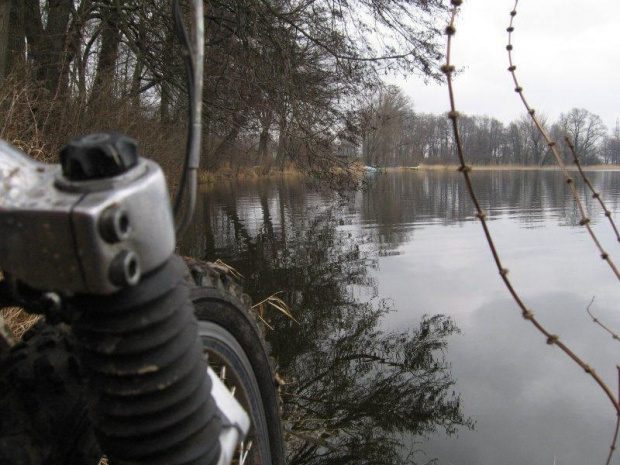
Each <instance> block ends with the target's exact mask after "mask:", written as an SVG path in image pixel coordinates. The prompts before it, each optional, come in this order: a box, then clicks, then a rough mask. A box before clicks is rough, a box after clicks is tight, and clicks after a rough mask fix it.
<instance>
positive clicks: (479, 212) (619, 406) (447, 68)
mask: <svg viewBox="0 0 620 465" xmlns="http://www.w3.org/2000/svg"><path fill="white" fill-rule="evenodd" d="M451 3H452V14H451V19H450V23H449V24H448V26H447V27H446V30H445V32H446V35H447V36H448V39H447V51H446V64H445V65H444V66H442V68H441V70H442V71H443V72H444V74H445V75H446V78H447V83H448V92H449V96H450V112H449V113H448V118H449V119H450V120H451V122H452V128H453V132H454V139H455V143H456V147H457V154H458V158H459V162H460V167H459V169H458V170H459V171H460V172H461V173H463V176H464V178H465V184H466V186H467V190H468V191H469V195H470V197H471V199H472V202H473V203H474V206H475V209H476V217H477V218H478V219H479V220H480V224H481V226H482V229H483V231H484V235H485V237H486V240H487V243H488V245H489V248H490V249H491V253H492V255H493V259H494V261H495V264H496V266H497V269H498V271H499V274H500V276H501V278H502V280H503V282H504V284H505V286H506V288H507V289H508V291H509V292H510V294H511V296H512V297H513V299H514V301H515V302H516V303H517V305H518V306H519V308H520V309H521V312H522V315H523V317H524V318H525V319H526V320H528V321H530V322H531V323H532V325H534V327H535V328H536V329H537V330H538V331H539V332H540V333H542V334H543V335H544V336H545V338H546V339H547V343H548V344H551V345H556V346H558V347H559V348H560V350H562V352H564V353H565V354H566V355H567V356H568V357H570V358H571V359H572V360H573V361H574V362H575V363H576V364H577V365H579V366H580V367H581V368H582V369H583V370H584V371H585V372H586V373H587V374H588V375H590V376H591V377H592V378H593V379H594V381H595V382H596V383H597V384H598V386H599V387H600V388H601V390H602V391H603V392H604V393H605V395H606V396H607V397H608V398H609V400H610V402H611V403H612V405H613V407H614V410H615V411H616V413H617V415H618V416H619V418H620V403H619V402H618V400H617V397H616V395H615V394H614V393H613V392H612V391H611V389H610V388H609V386H608V385H607V384H606V383H605V381H603V379H602V378H601V377H600V376H599V375H598V373H596V371H595V370H594V369H593V368H592V367H591V366H590V365H588V364H587V363H586V362H584V361H583V360H582V359H581V357H579V356H578V355H577V354H576V353H575V352H573V351H572V350H571V349H570V348H569V347H568V346H567V345H566V344H564V343H563V342H562V341H561V340H560V338H559V336H558V335H556V334H553V333H551V332H550V331H548V330H547V329H546V328H545V327H544V326H543V325H542V324H541V323H540V322H539V321H538V320H537V319H536V317H535V316H534V313H533V312H532V311H531V310H530V309H528V307H527V306H526V305H525V303H524V302H523V300H522V299H521V297H520V295H519V294H518V293H517V291H516V289H515V288H514V287H513V285H512V283H511V281H510V279H509V278H508V269H507V268H505V267H504V265H503V264H502V261H501V259H500V256H499V253H498V251H497V248H496V246H495V243H494V241H493V238H492V236H491V232H490V229H489V225H488V223H487V220H486V213H485V212H484V210H483V209H482V207H481V204H480V201H479V200H478V197H477V195H476V193H475V190H474V188H473V184H472V181H471V175H470V173H471V171H472V168H471V167H470V166H468V165H467V163H466V160H465V156H464V153H463V147H462V144H461V138H460V134H459V129H458V124H457V120H458V118H459V112H458V111H457V110H456V104H455V98H454V88H453V85H452V74H453V73H454V71H455V67H454V66H453V65H452V64H451V49H452V37H453V36H454V34H455V33H456V28H455V26H454V22H455V19H456V14H457V11H458V8H459V6H461V5H462V3H463V0H451ZM515 15H516V11H515V10H514V9H513V11H512V12H511V16H512V17H513V18H514V16H515ZM512 30H513V28H512V21H511V26H510V28H509V31H508V32H509V33H510V32H512ZM510 47H511V46H510ZM509 51H510V49H509ZM511 68H512V71H513V72H514V69H516V68H515V67H514V66H513V65H512V63H511ZM513 77H514V74H513ZM515 81H516V77H515ZM517 89H519V90H517V92H519V94H520V95H521V98H522V99H523V100H524V101H525V98H524V96H523V93H522V89H521V88H520V87H519V86H518V83H517ZM526 106H527V103H526ZM527 108H528V110H529V106H527ZM529 112H530V115H532V116H533V114H534V111H533V110H529ZM534 121H535V123H536V124H537V126H538V127H539V129H541V130H542V127H541V126H540V123H539V122H538V120H537V119H535V120H534ZM545 134H546V133H545ZM548 143H549V146H550V147H551V148H552V149H553V147H554V144H551V141H548ZM555 152H557V150H555ZM554 154H556V153H554ZM557 158H559V156H557ZM559 163H560V167H561V168H562V169H563V171H564V172H566V167H564V164H563V163H561V160H559ZM565 175H566V176H567V178H568V179H571V178H570V176H568V173H567V172H566V173H565ZM572 184H573V183H572V179H571V182H569V185H571V188H572V189H574V186H573V185H572ZM577 198H578V197H577ZM579 205H580V208H581V210H582V215H583V218H584V219H585V213H584V212H583V207H582V206H581V203H580V202H579ZM588 222H589V221H588ZM588 222H584V225H586V226H588V229H589V230H590V228H589V225H588ZM596 242H597V241H596ZM602 253H603V252H602ZM603 258H605V259H606V260H607V261H608V263H611V262H610V261H609V259H608V257H603ZM612 268H614V269H615V267H613V264H612ZM616 274H617V275H618V272H617V270H616ZM618 278H619V279H620V275H618ZM619 427H620V426H619ZM616 439H617V434H616V435H614V442H613V445H612V450H611V452H610V455H609V459H608V462H607V463H609V460H611V456H612V454H613V450H614V449H615V443H616Z"/></svg>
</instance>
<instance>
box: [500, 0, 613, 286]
mask: <svg viewBox="0 0 620 465" xmlns="http://www.w3.org/2000/svg"><path fill="white" fill-rule="evenodd" d="M518 4H519V0H515V5H514V7H513V9H512V11H511V12H510V25H509V26H508V28H507V29H506V30H507V31H508V45H507V46H506V50H508V62H509V65H510V66H509V67H508V71H509V72H510V74H511V76H512V80H513V81H514V84H515V91H516V92H517V93H518V94H519V97H520V98H521V101H522V102H523V105H524V106H525V109H526V110H527V112H528V114H529V115H530V118H532V121H533V122H534V124H535V125H536V128H537V129H538V132H540V134H541V135H542V136H543V138H544V139H545V141H546V142H547V145H548V146H549V148H550V149H551V153H553V157H554V158H555V161H556V163H557V164H558V166H559V167H560V170H561V171H562V174H563V175H564V178H565V179H566V183H567V184H568V185H569V187H570V191H571V193H572V195H573V199H574V200H575V205H577V208H578V209H579V213H580V214H581V221H580V222H579V224H580V225H582V226H585V227H586V229H587V230H588V233H589V234H590V237H591V238H592V241H593V242H594V244H595V245H596V247H597V248H598V250H599V254H600V257H601V258H602V259H603V260H605V261H606V262H607V264H608V265H609V267H610V268H611V270H612V271H613V273H614V274H615V275H616V278H617V279H618V280H619V281H620V271H618V268H617V267H616V264H615V263H614V262H613V261H612V259H611V257H610V256H609V254H608V253H607V252H605V250H604V249H603V246H602V245H601V243H600V241H599V240H598V237H596V234H594V231H593V230H592V227H591V226H590V219H589V218H588V216H587V215H586V211H585V209H584V207H583V204H582V202H581V200H580V199H579V194H578V193H577V188H576V187H575V182H574V181H573V178H572V177H571V176H570V174H569V173H568V170H567V169H566V165H565V164H564V161H563V160H562V157H561V156H560V152H558V149H557V144H556V143H555V142H554V141H553V140H551V137H549V134H548V133H547V131H546V130H545V128H544V127H543V125H542V123H541V122H540V120H539V119H538V117H537V116H536V112H535V111H534V109H533V108H532V107H531V106H530V104H529V103H528V101H527V99H526V98H525V94H524V92H523V88H522V87H521V85H520V84H519V80H518V79H517V73H516V69H517V67H516V65H515V64H514V62H513V58H512V52H513V49H514V47H513V45H512V34H513V32H514V30H515V28H514V20H515V16H516V15H517V5H518Z"/></svg>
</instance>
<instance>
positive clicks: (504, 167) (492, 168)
mask: <svg viewBox="0 0 620 465" xmlns="http://www.w3.org/2000/svg"><path fill="white" fill-rule="evenodd" d="M471 167H472V169H473V170H475V171H559V170H560V168H559V167H558V166H557V165H545V166H538V165H471ZM458 168H459V165H424V164H421V165H419V166H417V167H408V166H397V167H390V168H381V169H382V170H385V171H407V170H415V169H417V170H420V171H456V170H458ZM566 168H567V169H568V170H569V171H577V167H576V166H575V165H573V164H571V165H566ZM582 168H583V170H584V171H620V165H583V166H582Z"/></svg>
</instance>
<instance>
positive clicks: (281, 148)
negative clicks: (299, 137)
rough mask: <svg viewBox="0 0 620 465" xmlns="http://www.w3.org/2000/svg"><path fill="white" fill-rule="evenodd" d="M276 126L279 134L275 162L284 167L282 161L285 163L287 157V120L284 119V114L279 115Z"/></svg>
mask: <svg viewBox="0 0 620 465" xmlns="http://www.w3.org/2000/svg"><path fill="white" fill-rule="evenodd" d="M278 126H279V128H280V135H279V136H278V150H277V152H276V164H277V165H278V166H279V167H280V168H284V163H286V159H287V153H286V148H287V147H286V146H287V143H286V141H287V138H288V131H287V121H286V117H285V116H282V117H280V123H279V125H278Z"/></svg>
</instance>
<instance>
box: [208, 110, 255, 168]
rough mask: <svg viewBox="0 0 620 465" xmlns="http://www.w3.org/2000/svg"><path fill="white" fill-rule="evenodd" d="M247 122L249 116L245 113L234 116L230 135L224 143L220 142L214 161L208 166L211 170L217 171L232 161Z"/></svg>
mask: <svg viewBox="0 0 620 465" xmlns="http://www.w3.org/2000/svg"><path fill="white" fill-rule="evenodd" d="M246 121H247V116H246V114H245V113H244V112H241V111H239V112H237V113H235V114H234V116H233V118H232V128H231V130H230V131H228V134H226V136H225V137H224V139H223V140H222V142H220V145H218V147H217V149H215V153H214V154H213V159H212V160H210V162H209V165H208V166H207V168H208V169H209V170H212V171H213V170H216V169H217V168H219V167H220V166H221V165H222V163H223V162H224V161H226V160H227V159H230V156H231V154H232V149H233V147H234V144H235V141H236V140H237V137H238V136H239V132H240V131H241V128H242V127H243V126H244V124H245V122H246Z"/></svg>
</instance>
